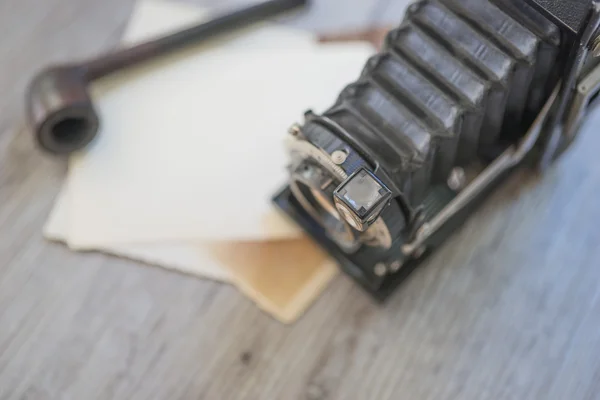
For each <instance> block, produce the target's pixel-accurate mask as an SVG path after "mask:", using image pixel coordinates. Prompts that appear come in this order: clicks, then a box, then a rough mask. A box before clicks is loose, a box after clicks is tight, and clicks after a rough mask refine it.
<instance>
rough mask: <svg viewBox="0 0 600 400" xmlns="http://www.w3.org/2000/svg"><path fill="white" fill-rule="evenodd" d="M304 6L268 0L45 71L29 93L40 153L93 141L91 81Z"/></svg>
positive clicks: (300, 0) (299, 0)
mask: <svg viewBox="0 0 600 400" xmlns="http://www.w3.org/2000/svg"><path fill="white" fill-rule="evenodd" d="M306 3H307V0H269V1H266V2H263V3H260V4H257V5H253V6H250V7H247V8H244V9H241V10H239V11H235V12H233V13H231V14H227V15H224V16H221V17H218V18H216V19H213V20H211V21H209V22H206V23H203V24H200V25H197V26H194V27H191V28H188V29H185V30H182V31H180V32H177V33H173V34H170V35H168V36H164V37H161V38H158V39H155V40H152V41H149V42H146V43H142V44H139V45H136V46H133V47H130V48H126V49H123V50H119V51H116V52H114V53H110V54H107V55H104V56H101V57H98V58H95V59H92V60H89V61H85V62H81V63H74V64H66V65H60V66H55V67H49V68H47V69H44V70H42V71H41V72H40V73H39V74H38V75H37V76H36V77H35V78H34V79H33V81H32V82H31V84H30V86H29V90H28V92H27V115H28V119H29V122H30V124H31V127H32V129H33V133H34V135H35V139H36V141H37V142H38V144H39V145H40V146H41V148H42V149H44V150H46V151H48V152H50V153H56V154H66V153H70V152H73V151H75V150H79V149H81V148H83V147H85V146H86V145H87V144H88V143H89V142H91V141H92V139H93V138H94V137H95V136H96V133H97V132H98V128H99V126H100V121H99V118H98V115H97V114H96V112H95V111H94V104H93V101H92V99H91V97H90V95H89V93H88V90H87V89H88V83H89V82H91V81H93V80H95V79H98V78H101V77H104V76H107V75H109V74H111V73H113V72H115V71H119V70H122V69H125V68H129V67H131V66H134V65H137V64H139V63H141V62H144V61H147V60H149V59H153V58H156V57H159V56H163V55H165V54H167V53H170V52H172V51H174V50H177V49H179V48H182V47H184V46H187V45H190V44H194V43H198V42H200V41H203V40H208V39H212V38H214V37H215V36H217V35H220V34H223V33H226V32H230V31H233V30H234V29H239V28H242V27H244V26H247V25H250V24H252V23H254V22H257V21H260V20H264V19H266V18H269V17H272V16H275V15H277V14H279V13H282V12H285V11H288V10H292V9H294V8H297V7H300V6H304V5H305V4H306Z"/></svg>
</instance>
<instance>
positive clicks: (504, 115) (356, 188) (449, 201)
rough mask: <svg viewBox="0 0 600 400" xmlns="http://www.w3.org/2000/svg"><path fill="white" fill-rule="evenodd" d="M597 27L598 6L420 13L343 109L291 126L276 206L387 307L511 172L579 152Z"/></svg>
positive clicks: (553, 0)
mask: <svg viewBox="0 0 600 400" xmlns="http://www.w3.org/2000/svg"><path fill="white" fill-rule="evenodd" d="M565 3H569V4H568V5H569V7H565ZM599 25H600V6H599V4H598V3H596V2H595V1H591V0H571V1H561V0H527V1H525V0H420V1H417V2H415V3H413V4H412V5H410V6H409V8H408V10H407V13H406V15H405V17H404V20H403V21H402V23H401V24H400V26H399V27H397V28H396V29H393V30H392V31H390V32H389V34H388V35H387V38H386V42H385V45H384V47H383V49H382V51H381V52H380V53H378V54H376V55H375V56H373V57H372V58H370V59H369V60H368V61H367V62H366V65H365V67H364V69H363V71H362V74H361V76H360V77H358V79H357V81H355V82H353V83H350V84H349V85H348V86H347V87H346V88H345V89H344V90H343V91H342V93H341V94H340V95H339V97H338V99H337V101H336V102H335V104H333V105H332V107H331V108H329V109H328V110H326V111H325V112H324V113H323V114H321V115H317V114H315V113H313V112H312V111H308V112H306V114H305V121H304V123H303V124H301V125H299V124H297V125H294V126H292V127H291V128H290V131H289V134H288V136H287V138H286V143H287V147H288V152H289V155H290V164H289V171H290V179H289V183H288V185H287V186H286V187H284V189H283V190H282V191H281V192H280V193H278V194H277V195H276V196H275V198H274V201H275V203H276V204H277V205H278V206H279V207H280V208H281V209H282V210H283V211H284V212H285V213H286V214H288V215H289V216H290V217H291V218H292V219H293V220H294V221H295V222H296V223H297V224H299V225H300V226H301V227H302V228H303V229H304V230H305V231H306V232H307V233H308V234H309V235H310V236H311V237H312V238H313V240H314V241H315V242H316V243H318V244H319V245H320V246H321V247H323V248H324V249H325V250H326V251H327V252H328V253H329V254H330V255H331V256H332V257H333V258H335V259H336V260H337V261H338V263H339V264H340V266H341V268H342V269H343V270H344V271H345V272H346V273H348V274H349V275H351V276H352V277H353V278H354V279H356V280H357V281H358V282H359V283H360V284H361V285H362V286H363V287H364V288H365V289H366V290H368V291H369V292H370V293H371V294H373V295H374V296H375V297H376V298H378V299H384V298H385V297H386V296H387V295H389V294H390V293H391V292H392V290H393V289H394V288H395V287H396V286H397V285H398V284H399V283H400V282H401V281H402V280H403V279H404V278H405V277H406V276H408V274H410V273H411V272H412V271H413V270H414V268H415V267H416V266H418V265H419V264H420V263H422V262H423V260H424V259H425V258H426V257H427V255H429V254H431V253H432V252H433V251H434V250H435V249H436V248H437V247H438V246H440V245H441V244H442V243H443V242H444V241H445V240H446V238H447V237H448V236H449V235H451V234H452V232H454V231H455V230H456V228H457V227H458V226H460V225H461V224H462V223H463V222H464V221H465V220H466V218H468V215H469V214H470V213H472V212H473V209H474V207H475V206H476V205H477V204H479V203H480V202H481V201H482V200H483V199H484V198H485V196H486V195H487V194H489V193H490V191H491V190H492V189H493V188H494V187H495V186H496V185H497V184H499V183H500V182H501V181H502V179H503V178H505V177H506V176H507V175H508V174H510V172H511V171H513V170H514V169H515V168H518V167H522V166H533V165H538V166H542V167H545V166H547V165H548V164H550V163H551V162H552V161H553V160H554V159H556V157H557V156H558V155H559V154H561V153H562V152H563V151H564V150H565V149H567V148H568V146H569V144H570V143H572V142H573V140H574V139H575V137H576V135H577V133H578V130H579V127H580V125H581V123H582V121H583V120H584V118H585V116H586V115H587V113H588V111H589V109H590V108H591V107H593V106H594V105H595V100H596V97H597V94H598V91H599V89H600V67H599V66H598V62H597V60H600V59H596V58H595V57H594V53H595V52H597V51H598V50H600V41H599V40H598V39H597V35H598V33H597V31H598V26H599Z"/></svg>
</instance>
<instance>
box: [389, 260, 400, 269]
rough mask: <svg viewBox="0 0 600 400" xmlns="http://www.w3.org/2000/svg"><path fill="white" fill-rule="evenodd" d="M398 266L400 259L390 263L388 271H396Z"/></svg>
mask: <svg viewBox="0 0 600 400" xmlns="http://www.w3.org/2000/svg"><path fill="white" fill-rule="evenodd" d="M400 268H402V261H400V260H396V261H394V262H392V263H391V264H390V271H392V272H398V271H400Z"/></svg>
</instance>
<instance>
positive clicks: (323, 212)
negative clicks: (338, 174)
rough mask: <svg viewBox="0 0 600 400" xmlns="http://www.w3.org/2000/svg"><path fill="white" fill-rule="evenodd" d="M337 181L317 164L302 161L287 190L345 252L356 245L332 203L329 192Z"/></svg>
mask: <svg viewBox="0 0 600 400" xmlns="http://www.w3.org/2000/svg"><path fill="white" fill-rule="evenodd" d="M338 184H339V182H338V181H336V180H335V179H334V178H333V177H332V176H331V175H330V174H329V173H327V172H326V171H325V170H323V169H322V168H320V166H319V165H317V164H315V163H312V162H310V161H309V160H304V161H303V162H302V163H301V164H300V165H299V166H298V167H297V168H295V169H294V170H293V172H292V176H291V179H290V189H291V191H292V194H293V195H294V197H295V198H296V199H297V200H298V202H299V203H300V204H301V205H302V207H303V208H304V209H305V210H306V211H307V212H308V213H309V214H310V215H311V216H312V217H313V218H314V219H315V221H317V222H318V223H319V224H320V225H321V226H322V227H323V228H324V229H325V230H326V231H327V233H328V235H329V236H330V237H331V238H332V239H333V240H335V242H336V243H337V244H338V245H339V246H340V247H342V248H344V250H345V251H355V250H357V249H358V248H359V247H360V241H359V236H358V233H357V232H355V231H354V230H353V229H352V228H351V227H350V226H349V225H348V224H347V223H346V222H345V221H344V220H343V219H342V218H340V215H339V214H338V212H337V209H336V207H335V205H334V204H333V191H334V190H335V189H336V187H337V185H338Z"/></svg>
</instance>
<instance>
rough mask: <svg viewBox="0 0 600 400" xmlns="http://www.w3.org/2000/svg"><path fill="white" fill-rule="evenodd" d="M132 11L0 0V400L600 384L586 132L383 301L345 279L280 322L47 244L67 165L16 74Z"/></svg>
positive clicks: (82, 52) (510, 390)
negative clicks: (28, 109) (47, 224)
mask: <svg viewBox="0 0 600 400" xmlns="http://www.w3.org/2000/svg"><path fill="white" fill-rule="evenodd" d="M242 1H243V0H234V1H231V0H229V1H219V0H210V1H209V0H207V1H202V3H203V4H204V5H210V6H215V7H221V8H226V7H227V6H233V5H234V3H236V2H237V3H241V2H242ZM132 6H133V4H132V0H126V1H125V0H104V1H95V0H44V1H40V0H3V1H1V2H0V37H2V40H0V66H1V71H2V73H1V74H0V398H1V399H29V400H31V399H44V400H46V399H74V400H84V399H85V400H87V399H143V400H146V399H209V400H213V399H269V400H275V399H286V400H287V399H309V400H325V399H327V400H331V399H340V400H347V399H367V398H371V399H377V400H385V399H394V400H396V399H410V400H414V399H418V400H421V399H477V400H479V399H557V400H562V399H567V398H572V399H597V398H600V332H599V331H600V297H599V296H598V294H599V293H600V291H599V289H600V286H599V283H598V282H599V279H600V246H599V243H600V157H598V154H597V153H598V150H597V149H599V148H600V135H598V134H597V132H594V129H593V128H590V127H588V129H587V134H586V135H585V136H584V137H582V138H581V140H580V141H579V143H578V144H577V145H576V147H575V148H573V149H572V150H571V152H570V153H569V154H568V155H567V156H566V157H564V158H563V159H562V160H561V161H560V162H559V163H558V164H557V165H556V166H555V167H554V168H553V169H552V170H551V171H549V172H548V173H547V174H546V175H544V176H543V177H540V178H536V177H534V176H531V175H527V174H521V175H519V176H515V177H513V178H512V179H511V180H510V181H509V182H508V183H507V184H506V185H504V186H503V187H502V189H500V190H499V191H498V192H497V193H496V194H495V195H494V196H493V197H492V198H491V199H490V201H488V202H487V203H486V204H485V206H484V207H483V208H481V209H480V210H479V211H478V212H477V214H476V215H475V216H474V217H473V218H471V219H470V221H469V223H468V224H467V225H466V226H465V227H464V229H462V230H461V231H460V232H459V233H458V234H456V235H455V236H454V237H453V238H452V239H451V240H450V241H449V242H448V243H447V245H445V246H444V248H443V249H442V250H441V251H439V252H438V253H437V254H436V255H435V256H434V257H433V258H432V259H431V260H430V261H429V262H428V263H427V265H426V266H425V267H424V268H422V269H420V270H419V271H417V272H416V273H415V274H414V275H413V276H412V277H411V278H410V279H409V280H408V281H407V282H406V284H405V285H404V286H403V287H402V289H401V290H399V291H398V292H397V293H396V294H395V295H394V296H393V297H392V298H391V300H390V301H389V303H387V304H386V305H384V306H378V305H376V304H374V303H373V302H372V301H371V300H370V299H369V297H368V296H367V295H365V294H364V293H363V292H362V291H361V290H360V289H359V288H358V287H357V286H355V285H354V284H353V283H352V282H351V281H350V279H348V278H346V277H343V276H340V277H339V278H338V279H337V280H336V281H335V282H334V283H333V285H332V286H331V287H330V288H329V289H328V290H327V292H326V293H325V295H324V296H322V298H321V299H320V300H319V301H318V302H317V303H316V305H315V306H314V307H312V308H311V310H310V311H309V312H308V313H307V315H306V316H305V317H304V318H302V319H301V320H300V321H299V322H298V323H296V324H295V325H293V326H284V325H281V324H279V323H277V322H275V321H274V320H272V319H271V318H270V317H268V316H266V315H265V314H263V313H262V312H260V311H259V310H258V309H257V308H256V307H255V306H254V305H253V304H252V303H251V302H250V301H248V300H247V299H246V298H244V297H243V296H241V295H240V294H239V293H237V292H236V291H235V290H234V289H232V288H231V287H229V286H226V285H220V284H216V283H212V282H208V281H202V280H199V279H193V278H189V277H186V276H182V275H179V274H177V273H172V272H167V271H164V270H162V269H158V268H151V267H147V266H143V265H138V264H136V263H133V262H129V261H125V260H121V259H117V258H113V257H108V256H103V255H100V254H74V253H71V252H69V251H68V250H66V249H65V248H63V247H62V246H59V245H54V244H50V243H47V242H45V241H44V240H43V239H42V236H41V228H42V225H43V223H44V221H45V219H46V217H47V215H48V213H49V211H50V209H51V206H52V202H53V199H54V196H55V195H56V194H57V192H58V189H59V186H60V184H61V181H62V179H63V177H64V174H65V169H66V168H65V163H64V162H63V161H61V160H59V159H52V158H50V157H47V156H42V155H40V153H39V152H38V151H36V150H35V148H34V147H33V145H32V141H31V140H30V137H29V136H27V135H26V134H25V133H24V123H23V122H24V118H23V109H22V108H23V89H24V87H25V85H26V83H27V82H28V80H29V79H30V77H31V76H32V74H33V73H34V71H35V70H36V69H37V68H38V67H40V66H42V65H44V64H47V63H49V62H51V61H60V60H64V59H71V58H73V57H82V56H88V55H92V54H95V53H96V52H98V51H100V50H103V49H108V48H110V47H111V46H114V45H115V44H116V43H117V41H118V40H119V37H120V35H121V33H122V31H123V28H124V26H125V24H126V21H127V19H128V16H129V14H130V12H131V9H132ZM398 8H400V6H399V2H398V0H370V1H367V0H360V1H359V0H355V1H350V0H335V1H334V0H322V1H318V2H317V3H316V5H315V6H314V7H313V9H312V10H311V11H310V12H309V13H307V14H305V15H303V16H300V17H297V18H295V19H293V20H292V21H288V23H291V24H294V25H296V26H301V27H305V28H307V29H308V28H310V29H317V30H320V31H326V30H334V29H335V28H339V27H351V26H359V25H363V26H366V25H369V24H370V23H374V22H381V21H385V22H393V21H398V20H399V18H400V14H399V10H398ZM394 9H396V10H394Z"/></svg>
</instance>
